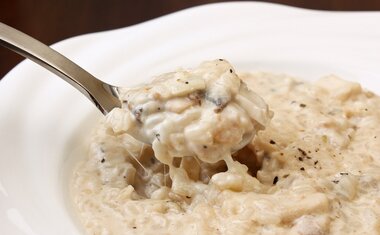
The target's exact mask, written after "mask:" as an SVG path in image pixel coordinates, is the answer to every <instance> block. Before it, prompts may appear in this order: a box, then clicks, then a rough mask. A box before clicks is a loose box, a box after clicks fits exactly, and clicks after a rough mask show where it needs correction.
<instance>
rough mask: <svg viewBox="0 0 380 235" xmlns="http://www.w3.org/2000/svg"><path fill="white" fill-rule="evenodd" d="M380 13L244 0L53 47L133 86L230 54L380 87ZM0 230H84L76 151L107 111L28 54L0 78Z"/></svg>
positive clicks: (254, 65) (252, 65)
mask: <svg viewBox="0 0 380 235" xmlns="http://www.w3.org/2000/svg"><path fill="white" fill-rule="evenodd" d="M379 22H380V13H378V12H377V13H362V12H359V13H337V12H334V13H331V12H322V11H311V10H303V9H297V8H291V7H286V6H280V5H273V4H265V3H252V2H244V3H242V2H239V3H222V4H212V5H206V6H201V7H196V8H191V9H188V10H185V11H181V12H178V13H175V14H171V15H168V16H165V17H161V18H158V19H155V20H152V21H149V22H146V23H143V24H139V25H136V26H133V27H128V28H123V29H118V30H113V31H108V32H102V33H95V34H89V35H84V36H80V37H75V38H71V39H68V40H65V41H63V42H60V43H57V44H55V45H54V46H53V47H54V48H55V49H57V50H58V51H60V52H61V53H62V54H64V55H66V56H67V57H69V58H71V59H73V60H74V61H75V62H77V63H78V64H80V65H81V66H82V67H84V68H85V69H87V70H88V71H91V72H92V73H93V74H94V75H95V76H97V77H99V78H101V79H103V80H105V81H107V82H110V83H112V84H116V85H125V86H131V85H133V84H136V83H140V82H142V81H146V80H147V79H148V78H149V77H150V76H151V75H154V74H158V73H161V72H165V71H170V70H173V69H175V68H177V67H178V66H186V67H191V66H194V65H196V64H198V63H199V62H201V61H203V60H207V59H214V58H227V59H228V60H230V62H232V63H233V64H234V65H235V66H236V68H237V70H239V71H243V70H244V71H247V70H257V69H259V70H268V71H275V72H282V73H289V74H293V75H295V76H299V77H303V78H305V79H315V78H317V77H319V76H323V75H326V74H331V73H335V74H337V75H339V76H342V77H344V78H345V79H349V80H354V81H359V82H361V83H362V84H363V85H364V86H365V87H367V88H369V89H371V90H374V91H376V92H380V86H379V85H380V26H379ZM0 112H1V114H0V234H4V235H9V234H11V235H13V234H28V235H35V234H47V235H51V234H70V235H71V234H79V233H80V232H79V229H78V227H79V226H77V225H76V222H75V221H76V220H75V219H74V218H73V216H72V213H71V209H70V201H69V199H68V197H67V180H66V179H67V177H68V175H69V170H68V169H66V168H67V165H68V162H69V160H70V159H71V160H72V159H74V160H75V158H76V156H73V154H70V153H72V152H73V149H74V148H75V146H76V145H78V143H80V142H81V139H82V138H83V137H84V136H85V135H86V134H87V132H88V130H89V129H90V128H91V123H92V121H91V120H94V119H98V118H99V117H100V116H101V115H100V113H99V112H98V111H97V110H96V109H95V107H94V106H93V105H92V104H91V103H90V102H89V101H88V100H87V99H86V98H84V96H82V95H81V94H80V93H79V92H77V91H76V90H74V89H73V88H71V87H70V86H69V85H68V84H66V83H65V82H63V81H61V80H60V79H59V78H57V77H55V76H54V75H52V74H51V73H49V72H47V71H45V70H43V69H42V68H40V67H39V66H37V65H35V64H33V63H32V62H30V61H24V62H22V63H21V64H19V65H18V66H17V67H16V68H14V69H13V70H12V71H11V72H10V73H9V74H8V75H7V76H6V77H5V78H3V80H2V81H1V82H0Z"/></svg>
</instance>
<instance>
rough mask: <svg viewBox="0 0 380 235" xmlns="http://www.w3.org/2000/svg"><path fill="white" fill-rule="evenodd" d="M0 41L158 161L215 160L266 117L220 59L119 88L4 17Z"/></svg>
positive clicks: (241, 142) (260, 105) (242, 140)
mask: <svg viewBox="0 0 380 235" xmlns="http://www.w3.org/2000/svg"><path fill="white" fill-rule="evenodd" d="M0 44H1V45H3V46H5V47H7V48H9V49H11V50H13V51H15V52H17V53H19V54H21V55H23V56H24V57H26V58H29V59H31V60H32V61H34V62H36V63H38V64H39V65H41V66H42V67H44V68H46V69H48V70H50V71H51V72H53V73H54V74H56V75H58V76H59V77H61V78H62V79H64V80H65V81H67V82H68V83H70V84H71V85H72V86H74V87H75V88H77V89H78V90H79V91H80V92H82V93H83V94H84V95H85V96H86V97H87V98H88V99H90V101H92V102H93V103H94V104H95V105H96V107H97V108H98V109H99V110H100V111H101V112H102V113H103V114H104V115H107V119H108V120H109V121H110V122H111V123H112V126H113V129H114V131H115V132H126V133H128V134H130V135H132V136H133V137H135V138H136V139H138V140H140V141H142V142H144V143H147V144H149V145H152V147H153V149H154V151H155V155H156V157H157V159H158V160H160V161H161V162H163V163H166V164H169V165H170V164H171V162H172V157H174V156H176V157H180V156H194V155H195V156H197V157H198V158H199V159H200V160H202V161H204V162H208V163H214V162H217V161H219V160H221V159H222V158H223V156H224V155H225V153H226V152H231V151H232V152H234V151H237V150H239V149H241V148H242V147H244V146H245V145H247V144H248V143H249V142H250V141H251V140H252V138H253V137H254V135H255V134H256V132H257V131H258V130H261V129H263V128H264V127H265V125H266V124H267V123H268V121H269V120H270V118H271V115H272V114H271V112H270V111H269V109H268V106H267V105H266V103H265V102H264V101H263V100H262V99H261V97H259V96H258V95H256V94H255V93H254V92H253V91H250V90H249V89H248V88H247V86H246V84H245V83H244V82H243V81H242V80H240V78H239V77H238V76H237V74H236V73H235V71H234V69H233V68H232V66H231V65H230V64H229V63H228V62H227V61H226V60H223V59H219V60H214V61H209V62H204V63H202V64H201V65H200V66H199V67H198V68H195V69H193V70H178V71H176V72H172V73H167V74H163V75H160V76H158V77H157V78H156V79H155V80H154V81H153V82H151V83H149V84H144V85H141V86H138V87H134V88H121V87H117V86H113V85H110V84H107V83H105V82H102V81H101V80H99V79H97V78H95V77H94V76H92V75H91V74H90V73H88V72H87V71H85V70H84V69H83V68H81V67H79V66H78V65H77V64H75V63H74V62H72V61H70V60H69V59H68V58H66V57H65V56H63V55H61V54H60V53H58V52H56V51H55V50H53V49H52V48H50V47H49V46H47V45H44V44H43V43H41V42H39V41H37V40H36V39H34V38H32V37H30V36H28V35H26V34H24V33H22V32H20V31H18V30H16V29H14V28H11V27H9V26H7V25H5V24H2V23H0ZM211 153H212V154H211ZM169 156H170V157H169Z"/></svg>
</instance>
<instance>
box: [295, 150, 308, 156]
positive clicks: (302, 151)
mask: <svg viewBox="0 0 380 235" xmlns="http://www.w3.org/2000/svg"><path fill="white" fill-rule="evenodd" d="M297 150H298V151H299V152H300V153H301V154H302V155H303V156H306V155H307V154H306V152H305V150H303V149H301V148H297Z"/></svg>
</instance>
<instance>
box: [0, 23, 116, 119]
mask: <svg viewBox="0 0 380 235" xmlns="http://www.w3.org/2000/svg"><path fill="white" fill-rule="evenodd" d="M0 45H2V46H4V47H7V48H9V49H11V50H12V51H15V52H16V53H18V54H20V55H22V56H24V57H25V58H28V59H30V60H32V61H34V62H36V63H37V64H39V65H41V66H42V67H44V68H46V69H48V70H49V71H51V72H53V73H54V74H56V75H58V76H59V77H61V78H62V79H63V80H65V81H66V82H68V83H70V84H71V85H72V86H74V87H75V88H76V89H78V90H79V91H80V92H82V93H83V94H84V95H85V96H86V97H87V98H88V99H90V100H91V101H92V102H93V103H94V104H95V105H96V107H97V108H98V109H99V110H100V111H101V112H102V113H103V114H107V113H108V112H109V111H111V110H112V109H113V108H115V107H120V101H119V99H118V92H117V87H114V86H111V85H109V84H106V83H104V82H102V81H100V80H99V79H97V78H95V77H94V76H92V75H91V74H90V73H88V72H87V71H86V70H84V69H83V68H81V67H80V66H78V65H77V64H75V63H74V62H72V61H71V60H69V59H68V58H66V57H65V56H63V55H62V54H60V53H58V52H57V51H55V50H53V49H52V48H50V47H49V46H47V45H45V44H43V43H41V42H40V41H38V40H36V39H34V38H32V37H30V36H28V35H26V34H24V33H22V32H20V31H18V30H16V29H14V28H12V27H10V26H8V25H6V24H3V23H1V22H0Z"/></svg>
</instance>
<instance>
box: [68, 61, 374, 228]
mask: <svg viewBox="0 0 380 235" xmlns="http://www.w3.org/2000/svg"><path fill="white" fill-rule="evenodd" d="M239 77H240V78H241V79H242V81H243V82H242V81H241V80H240V79H239ZM239 77H238V76H237V75H236V74H235V71H234V69H233V68H232V67H231V66H230V65H229V64H228V63H227V62H226V61H224V60H216V61H210V62H205V63H203V64H202V65H200V66H199V67H198V68H196V69H194V70H180V71H177V72H175V73H169V74H164V75H162V76H159V77H158V78H156V80H155V81H154V82H153V83H152V84H150V85H144V86H141V87H138V88H134V89H129V90H125V91H123V99H122V100H123V101H124V102H123V103H124V104H123V108H122V109H116V110H114V111H113V112H111V113H110V114H109V115H108V116H107V118H106V119H105V120H103V121H102V122H101V123H99V125H98V126H97V128H96V129H95V130H94V132H93V134H92V135H91V139H90V144H89V146H88V157H87V158H86V159H85V160H84V161H83V162H80V163H79V164H78V166H77V168H76V169H75V171H74V176H73V180H72V185H71V188H72V198H73V201H74V204H75V207H76V209H77V212H78V215H79V218H80V220H81V222H82V223H83V225H84V227H85V229H86V231H87V232H88V234H234V235H236V234H303V235H317V234H379V233H380V219H379V218H380V215H379V214H380V197H379V195H380V192H379V180H380V168H379V164H380V156H379V153H380V111H378V107H380V98H379V97H378V96H376V95H374V94H373V93H371V92H369V91H366V90H364V89H362V88H361V86H360V85H359V84H357V83H352V82H348V81H344V80H342V79H340V78H337V77H334V76H329V77H325V78H322V79H320V80H318V81H316V82H313V83H309V82H304V81H301V80H298V79H295V78H291V77H289V76H286V75H278V74H268V73H252V74H240V76H239ZM246 84H247V85H246ZM247 86H248V88H249V89H250V90H253V91H254V92H255V93H254V92H252V91H250V90H249V89H248V88H247ZM257 94H258V95H257ZM260 97H262V98H260ZM264 101H265V102H264ZM267 104H268V106H269V108H270V109H271V110H272V111H273V113H274V116H273V117H272V112H271V111H269V110H268V106H267ZM131 135H132V136H134V137H135V138H136V139H135V138H133V137H132V136H131ZM252 138H253V140H252V141H251V139H252ZM150 144H151V145H150ZM246 144H247V145H246ZM244 145H246V146H244Z"/></svg>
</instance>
